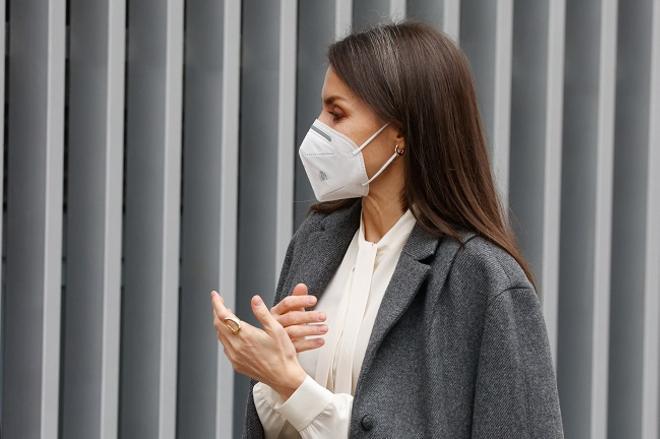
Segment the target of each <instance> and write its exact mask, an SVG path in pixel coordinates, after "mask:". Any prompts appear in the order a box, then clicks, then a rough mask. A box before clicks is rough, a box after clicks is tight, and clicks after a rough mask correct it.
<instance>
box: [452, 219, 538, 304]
mask: <svg viewBox="0 0 660 439" xmlns="http://www.w3.org/2000/svg"><path fill="white" fill-rule="evenodd" d="M462 236H463V238H462V240H461V242H462V245H459V244H458V243H457V244H456V251H455V253H454V257H453V259H452V261H451V266H450V268H449V273H448V276H447V284H448V287H449V288H450V289H455V290H457V292H472V293H475V294H479V295H480V296H481V297H480V298H481V299H485V300H490V299H491V298H493V297H495V296H497V295H498V294H499V293H501V292H503V291H506V290H510V289H514V288H523V289H532V290H533V289H534V287H533V285H532V283H531V282H530V281H529V279H528V278H527V275H526V274H525V271H524V270H523V268H522V267H521V266H520V264H519V263H518V261H516V259H515V258H514V257H513V256H512V255H511V254H510V253H509V252H508V251H506V250H505V249H504V248H502V247H500V246H499V245H498V244H496V243H495V242H493V241H491V240H489V239H488V238H486V237H485V236H483V235H481V234H478V233H474V232H466V233H464V234H463V235H462Z"/></svg>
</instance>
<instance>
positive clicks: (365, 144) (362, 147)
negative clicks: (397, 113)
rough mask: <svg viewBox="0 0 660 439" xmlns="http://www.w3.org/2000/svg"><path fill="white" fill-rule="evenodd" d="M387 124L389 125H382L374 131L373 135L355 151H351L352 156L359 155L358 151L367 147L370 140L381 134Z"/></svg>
mask: <svg viewBox="0 0 660 439" xmlns="http://www.w3.org/2000/svg"><path fill="white" fill-rule="evenodd" d="M389 124H390V123H389V122H387V123H386V124H385V125H383V126H382V127H380V128H379V129H378V131H376V132H375V133H373V134H372V135H371V136H370V137H369V138H368V139H367V140H365V141H364V142H363V143H362V145H360V147H359V148H358V149H356V150H355V151H353V155H357V154H359V153H360V151H362V149H364V147H365V146H367V145H368V144H369V142H371V141H372V140H374V138H375V137H376V136H377V135H379V134H380V133H381V131H383V130H384V129H385V127H387V126H388V125H389Z"/></svg>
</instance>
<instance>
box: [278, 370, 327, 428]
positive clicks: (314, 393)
mask: <svg viewBox="0 0 660 439" xmlns="http://www.w3.org/2000/svg"><path fill="white" fill-rule="evenodd" d="M332 396H333V393H332V392H331V391H330V390H328V389H326V388H325V387H324V386H322V385H320V384H319V383H318V382H316V380H315V379H314V378H312V377H311V376H310V375H309V374H307V375H306V376H305V380H304V381H303V382H302V384H301V385H300V386H299V387H298V388H297V389H296V390H295V391H294V392H293V393H292V394H291V396H289V398H288V399H286V400H284V402H282V400H283V398H281V397H280V399H279V401H276V402H275V403H274V404H273V409H274V410H276V411H277V412H279V413H280V414H281V415H282V416H283V417H284V418H285V419H286V420H287V421H289V423H291V425H293V427H294V428H295V429H296V430H298V431H299V432H300V431H301V430H304V429H305V428H306V427H307V426H308V425H309V424H310V423H311V422H312V421H313V420H314V418H316V417H317V416H318V415H319V414H320V413H321V412H322V411H323V409H324V408H325V407H326V406H327V405H328V404H329V403H330V402H331V400H332Z"/></svg>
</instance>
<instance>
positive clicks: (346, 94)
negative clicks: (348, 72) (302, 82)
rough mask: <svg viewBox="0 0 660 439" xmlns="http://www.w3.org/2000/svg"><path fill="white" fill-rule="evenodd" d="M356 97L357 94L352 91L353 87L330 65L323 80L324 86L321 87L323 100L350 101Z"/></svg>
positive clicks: (327, 102) (329, 101) (325, 101)
mask: <svg viewBox="0 0 660 439" xmlns="http://www.w3.org/2000/svg"><path fill="white" fill-rule="evenodd" d="M354 99H355V96H354V95H353V93H352V92H351V89H350V88H349V87H348V86H347V85H346V83H345V82H344V81H342V79H341V78H340V77H339V76H338V75H337V74H336V73H335V71H334V70H333V69H332V67H328V69H327V70H326V72H325V78H324V80H323V88H322V89H321V101H323V102H324V103H326V104H329V103H331V102H333V101H344V102H350V101H352V100H354Z"/></svg>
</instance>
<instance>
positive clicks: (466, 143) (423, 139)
mask: <svg viewBox="0 0 660 439" xmlns="http://www.w3.org/2000/svg"><path fill="white" fill-rule="evenodd" d="M328 60H329V66H328V69H327V71H326V75H325V80H324V84H323V90H322V102H323V104H322V110H321V113H320V114H319V116H318V118H317V120H315V121H314V123H313V124H312V127H311V128H310V130H309V132H308V133H307V135H306V136H305V138H304V140H303V142H302V144H301V145H300V150H299V155H300V159H301V160H302V163H303V165H304V167H305V171H306V173H307V176H308V178H309V180H310V182H311V184H312V188H313V189H314V193H315V196H316V198H317V199H318V200H319V201H320V202H319V203H317V204H315V205H313V206H312V209H310V213H309V214H308V215H307V217H306V218H305V220H304V221H303V223H302V224H301V225H300V227H299V228H298V230H296V232H295V234H294V236H293V238H292V239H291V242H290V244H289V246H288V249H287V252H286V257H285V259H284V263H283V267H282V270H281V273H280V277H279V281H278V285H277V289H276V295H275V300H274V302H273V303H274V304H276V305H275V306H273V307H272V308H271V309H270V310H269V309H268V308H267V307H266V306H265V304H264V303H263V302H262V301H261V299H260V298H259V296H258V295H256V296H254V297H253V300H252V310H253V312H254V314H255V315H256V317H257V319H258V320H259V321H260V323H261V324H262V325H263V327H264V329H263V330H262V329H259V328H256V327H253V326H251V325H249V324H247V323H245V322H240V320H238V319H237V317H236V316H235V315H233V314H232V313H231V310H229V309H227V308H226V307H224V306H223V304H222V299H221V298H220V297H219V296H218V295H217V294H213V298H212V301H213V306H214V314H215V318H214V324H215V327H216V330H217V333H218V337H219V339H220V341H221V342H222V343H223V345H224V346H225V353H226V354H227V356H228V358H229V359H230V361H231V362H232V364H233V366H234V369H235V370H236V371H238V372H239V373H243V374H245V375H247V376H249V377H251V378H252V379H251V387H250V394H249V397H248V401H247V407H246V412H245V417H246V419H245V431H244V436H243V437H244V438H250V439H252V438H267V439H270V438H290V437H291V438H293V437H303V438H342V437H373V438H422V437H424V438H426V437H437V438H452V439H457V438H500V437H501V438H532V437H534V438H562V437H563V431H562V421H561V413H560V406H559V400H558V395H557V385H556V377H555V371H554V370H553V366H552V358H551V353H550V349H549V343H548V337H547V333H546V327H545V321H544V318H543V314H542V310H541V305H540V300H539V298H538V296H537V293H536V285H535V281H534V278H533V275H532V273H531V271H530V269H529V267H528V265H527V263H526V262H525V260H524V259H523V256H522V255H521V252H520V250H519V249H518V248H517V245H516V242H515V237H514V235H513V233H512V231H511V230H510V228H509V226H508V224H507V221H506V218H505V214H504V211H503V208H502V206H501V203H500V200H499V199H498V195H497V191H496V189H495V185H494V182H493V175H492V174H491V167H490V163H489V156H488V151H487V145H486V140H485V138H484V134H483V128H482V124H481V120H480V116H479V112H478V109H477V102H476V98H475V91H474V84H473V79H472V76H471V73H470V70H469V63H468V61H467V59H466V58H465V55H464V54H463V53H462V51H461V50H460V49H458V48H457V47H456V46H455V45H454V43H453V42H452V41H451V40H450V39H449V38H447V37H446V36H445V35H444V34H442V33H440V32H438V31H436V30H434V29H433V28H432V27H430V26H427V25H424V24H422V23H418V22H413V21H406V22H402V23H399V24H388V25H381V26H377V27H373V28H371V29H368V30H366V31H363V32H360V33H354V34H351V35H349V36H347V37H346V38H344V39H343V40H341V41H338V42H335V43H334V44H332V45H331V46H330V48H329V51H328ZM290 293H291V294H290ZM289 294H290V295H289ZM307 300H311V301H309V302H308V301H307ZM314 305H316V306H314ZM305 308H313V311H306V310H305ZM322 314H325V317H326V318H325V319H324V318H323V317H324V316H323V315H322ZM321 321H327V325H324V324H318V322H321ZM314 322H316V324H315V323H314ZM239 325H240V327H241V328H242V329H240V330H238V332H235V333H234V331H236V330H237V329H239ZM326 326H327V333H326V332H324V331H323V329H322V328H324V327H326Z"/></svg>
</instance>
